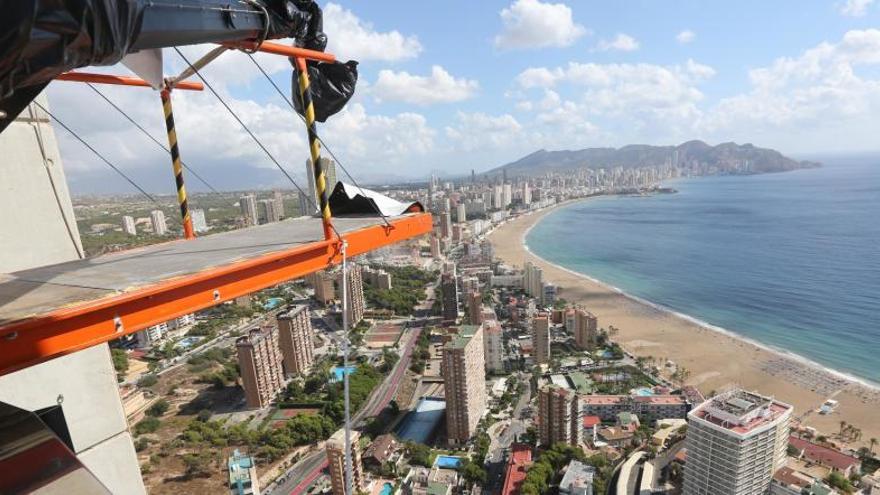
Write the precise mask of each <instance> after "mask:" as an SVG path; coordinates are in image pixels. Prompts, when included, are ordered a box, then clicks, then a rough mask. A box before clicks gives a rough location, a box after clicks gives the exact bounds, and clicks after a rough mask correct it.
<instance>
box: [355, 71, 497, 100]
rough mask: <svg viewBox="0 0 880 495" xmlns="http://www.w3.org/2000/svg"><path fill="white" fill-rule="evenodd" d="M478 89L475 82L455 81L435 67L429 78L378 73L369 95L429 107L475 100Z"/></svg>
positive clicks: (405, 73) (396, 73) (477, 84)
mask: <svg viewBox="0 0 880 495" xmlns="http://www.w3.org/2000/svg"><path fill="white" fill-rule="evenodd" d="M479 87H480V84H479V83H478V82H477V81H475V80H471V79H464V78H460V79H456V78H455V77H453V76H452V75H451V74H450V73H449V72H446V70H445V69H443V67H440V66H439V65H435V66H433V67H431V74H430V75H428V76H417V75H413V74H410V73H408V72H405V71H401V72H395V71H392V70H387V69H385V70H382V71H379V78H378V80H377V81H376V83H375V84H374V85H373V86H372V87H371V88H370V94H372V95H373V96H375V97H376V98H377V99H379V100H389V101H403V102H406V103H412V104H415V105H430V104H433V103H452V102H456V101H463V100H466V99H468V98H471V97H472V96H474V94H475V93H476V92H477V89H479Z"/></svg>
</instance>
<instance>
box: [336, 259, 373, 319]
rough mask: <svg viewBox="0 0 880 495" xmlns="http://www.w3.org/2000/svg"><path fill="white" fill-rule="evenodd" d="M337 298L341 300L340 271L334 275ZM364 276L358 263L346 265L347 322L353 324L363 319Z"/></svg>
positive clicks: (364, 307)
mask: <svg viewBox="0 0 880 495" xmlns="http://www.w3.org/2000/svg"><path fill="white" fill-rule="evenodd" d="M336 290H337V296H336V297H337V299H339V300H340V301H342V271H340V272H339V273H338V274H337V275H336ZM365 309H366V305H365V303H364V277H363V273H362V272H361V267H360V265H357V264H355V263H349V265H348V323H349V325H351V326H355V325H357V324H358V323H360V321H361V320H363V319H364V310H365Z"/></svg>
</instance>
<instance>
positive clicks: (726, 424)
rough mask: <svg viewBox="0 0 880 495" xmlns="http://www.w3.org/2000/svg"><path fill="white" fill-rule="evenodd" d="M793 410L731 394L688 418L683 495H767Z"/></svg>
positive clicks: (783, 454)
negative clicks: (765, 494)
mask: <svg viewBox="0 0 880 495" xmlns="http://www.w3.org/2000/svg"><path fill="white" fill-rule="evenodd" d="M792 410H793V408H792V406H790V405H788V404H785V403H782V402H779V401H777V400H774V399H773V398H770V397H764V396H762V395H759V394H757V393H754V392H746V391H744V390H732V391H729V392H727V393H724V394H721V395H718V396H716V397H713V398H711V399H709V400H707V401H705V402H703V403H702V404H700V405H699V406H697V407H696V408H694V409H693V410H692V411H691V412H690V413H688V432H687V440H686V446H687V453H688V458H687V467H685V470H684V492H683V493H684V494H685V495H759V494H764V493H767V491H768V489H769V488H770V481H771V479H772V477H773V473H774V472H776V470H777V469H779V468H781V467H782V466H783V465H784V464H785V457H786V448H787V446H788V436H789V422H790V420H791V416H792Z"/></svg>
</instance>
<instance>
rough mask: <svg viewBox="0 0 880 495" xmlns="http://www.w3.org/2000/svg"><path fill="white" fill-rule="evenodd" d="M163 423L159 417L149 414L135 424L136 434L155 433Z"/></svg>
mask: <svg viewBox="0 0 880 495" xmlns="http://www.w3.org/2000/svg"><path fill="white" fill-rule="evenodd" d="M161 424H162V421H160V420H159V418H155V417H153V416H147V417H146V418H144V419H142V420H140V421H139V422H138V423H137V424H136V425H134V434H135V435H142V434H144V433H153V432H155V431H156V430H158V429H159V426H160V425H161Z"/></svg>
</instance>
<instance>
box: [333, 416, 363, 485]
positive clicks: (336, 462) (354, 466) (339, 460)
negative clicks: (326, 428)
mask: <svg viewBox="0 0 880 495" xmlns="http://www.w3.org/2000/svg"><path fill="white" fill-rule="evenodd" d="M349 438H350V440H351V485H352V486H351V491H348V490H346V486H345V430H344V429H342V430H339V431H337V432H336V433H334V434H333V436H332V437H330V438H328V439H327V444H326V447H325V450H326V452H327V469H328V470H329V471H330V486H331V488H332V491H331V493H333V495H346V494H347V495H354V494H356V493H358V492H360V491H361V488H363V486H364V475H363V472H364V468H363V463H362V462H361V450H360V448H358V443H359V440H360V433H359V432H358V431H357V430H352V431H351V433H350V437H349Z"/></svg>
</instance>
